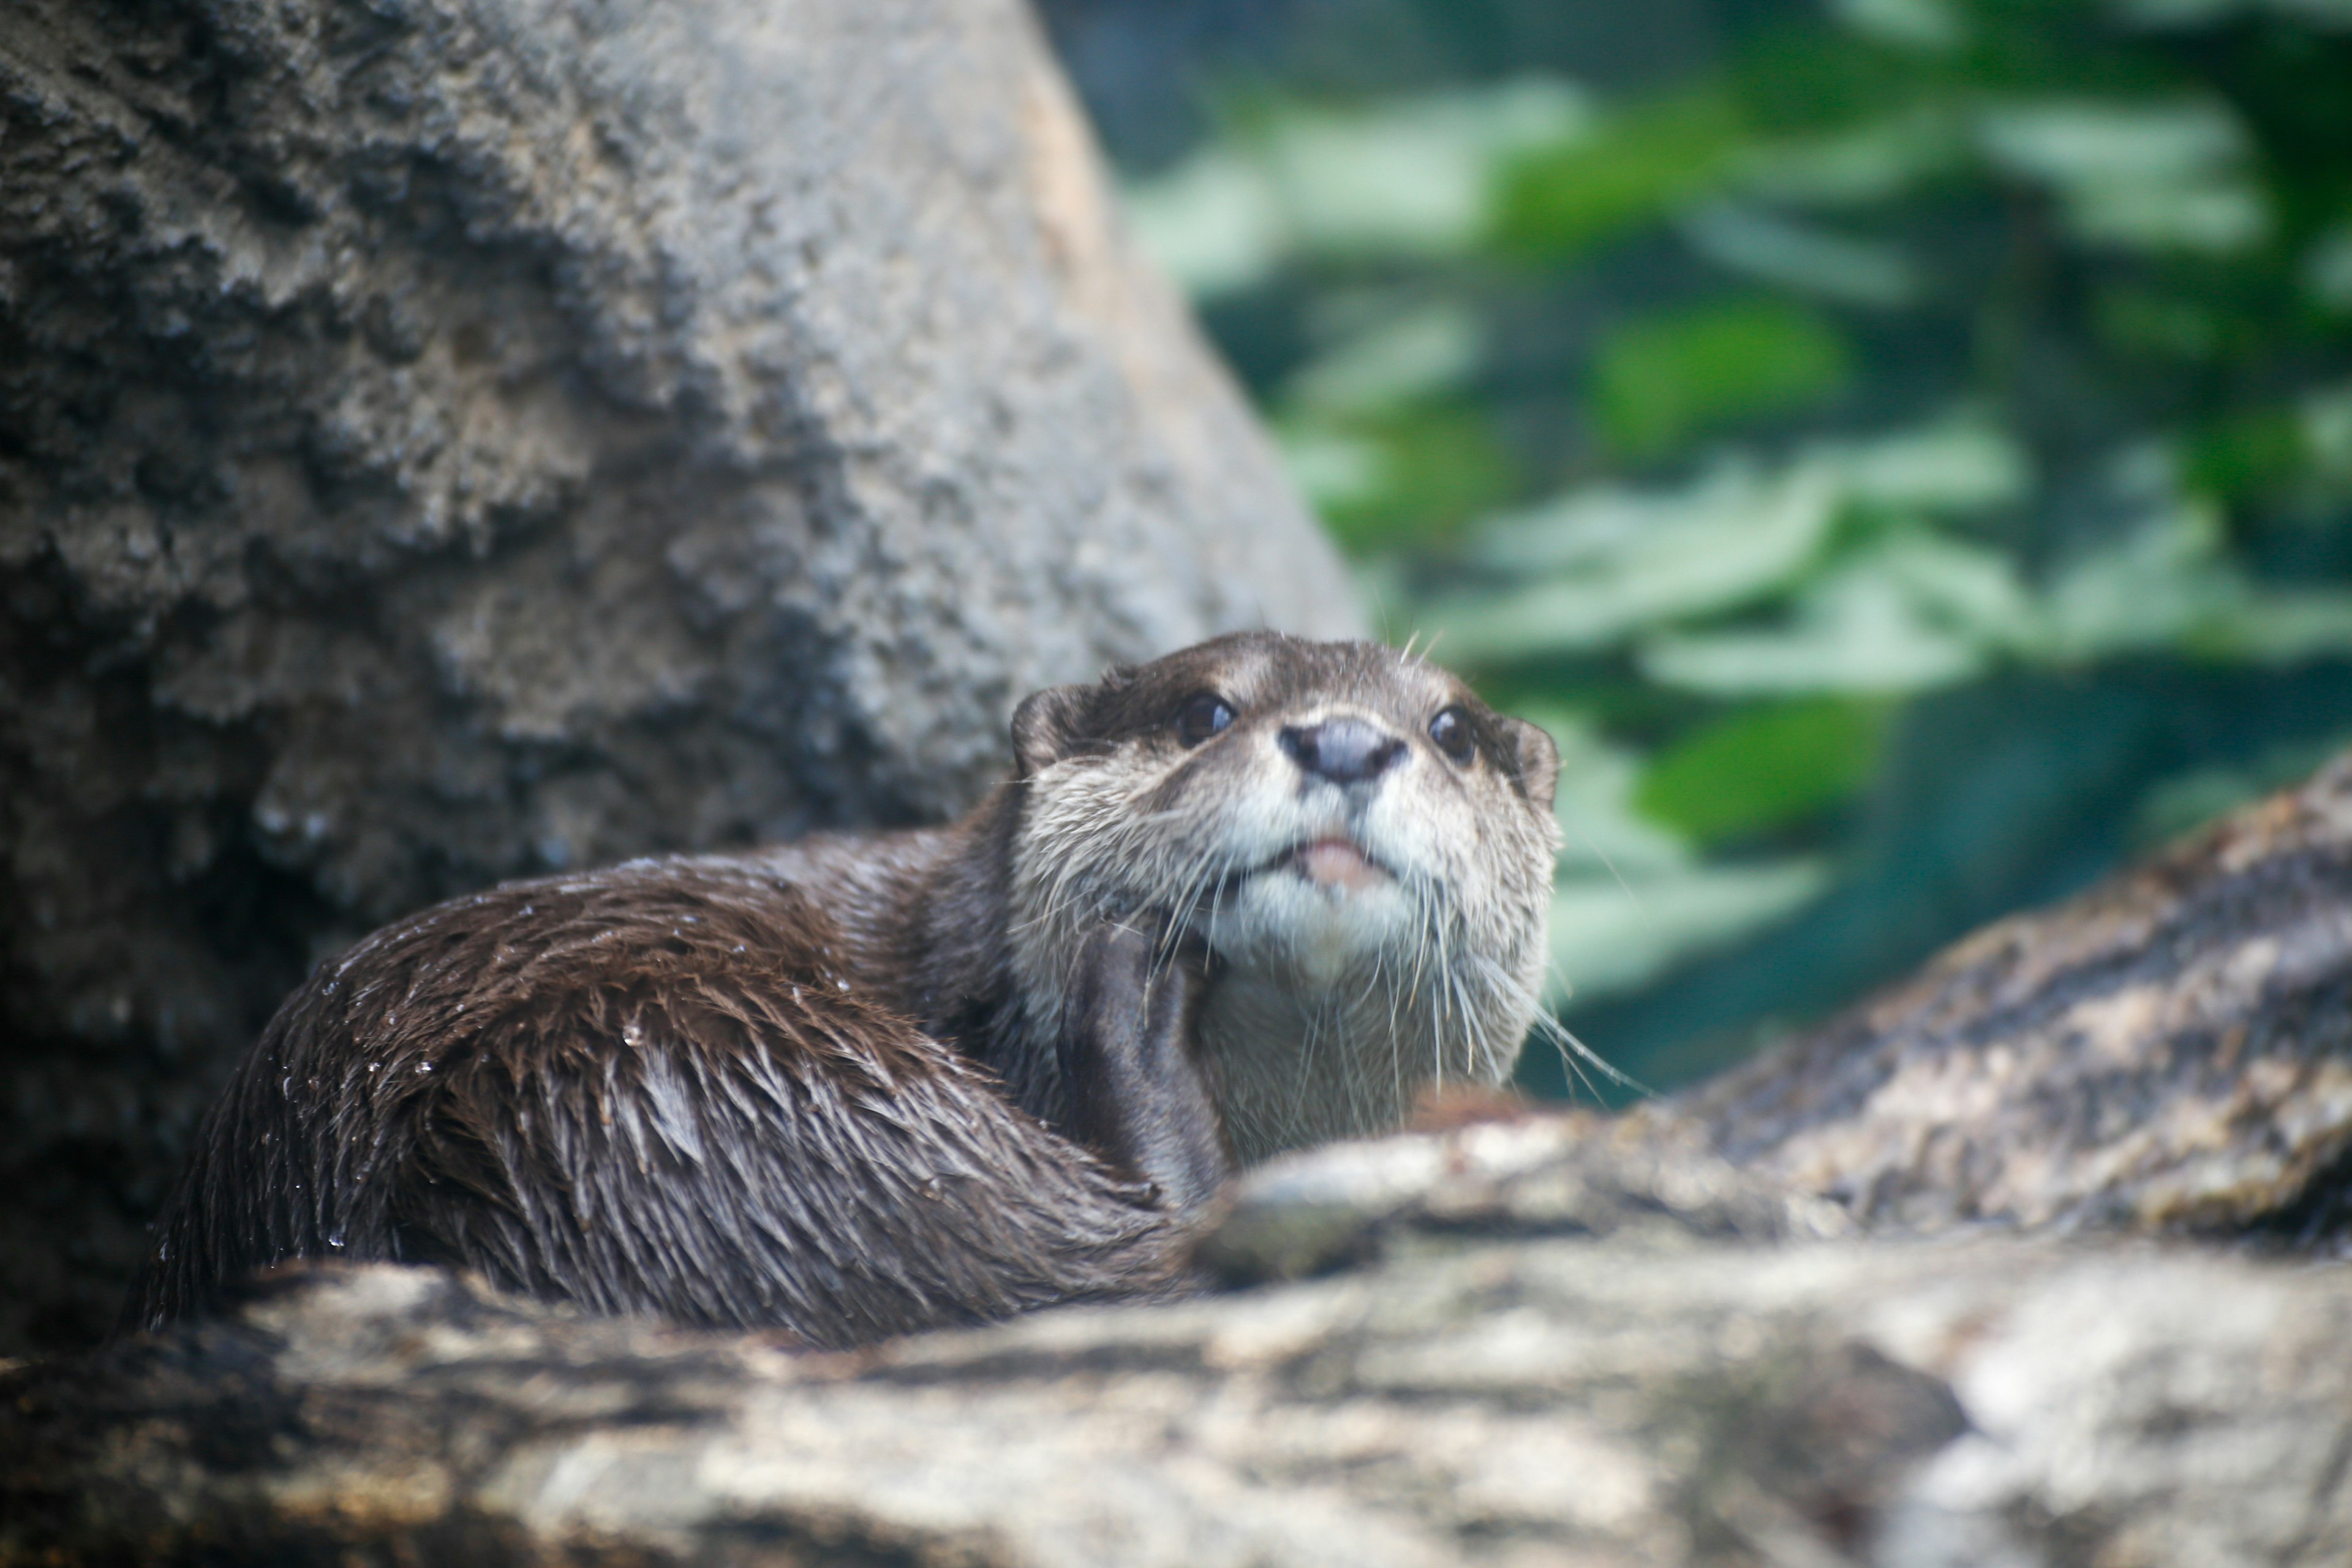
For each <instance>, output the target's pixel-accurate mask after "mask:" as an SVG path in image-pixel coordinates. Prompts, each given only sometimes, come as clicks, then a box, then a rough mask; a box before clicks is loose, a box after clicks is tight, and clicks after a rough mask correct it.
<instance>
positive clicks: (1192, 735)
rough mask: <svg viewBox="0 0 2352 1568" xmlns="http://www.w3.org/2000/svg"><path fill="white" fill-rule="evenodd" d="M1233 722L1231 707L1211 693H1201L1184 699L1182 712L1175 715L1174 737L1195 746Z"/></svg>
mask: <svg viewBox="0 0 2352 1568" xmlns="http://www.w3.org/2000/svg"><path fill="white" fill-rule="evenodd" d="M1233 721H1234V710H1233V705H1232V704H1231V703H1228V702H1227V701H1226V700H1224V699H1223V698H1222V697H1220V696H1218V695H1217V694H1216V693H1215V692H1213V691H1202V692H1200V693H1197V694H1196V695H1194V696H1192V697H1191V698H1188V699H1186V700H1185V703H1184V709H1183V711H1182V712H1181V713H1179V714H1177V715H1176V737H1177V739H1179V740H1181V741H1182V742H1184V743H1185V744H1186V745H1188V746H1197V745H1199V744H1200V743H1201V742H1203V741H1205V740H1207V739H1209V738H1210V737H1211V736H1213V735H1215V734H1218V733H1220V732H1222V731H1223V729H1224V727H1225V726H1226V725H1228V724H1230V723H1232V722H1233Z"/></svg>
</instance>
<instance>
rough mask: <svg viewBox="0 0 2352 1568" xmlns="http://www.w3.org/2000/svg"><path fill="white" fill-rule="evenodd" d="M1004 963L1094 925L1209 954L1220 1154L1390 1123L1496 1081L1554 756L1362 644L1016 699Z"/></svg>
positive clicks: (1190, 655) (1314, 646)
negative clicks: (1437, 1090)
mask: <svg viewBox="0 0 2352 1568" xmlns="http://www.w3.org/2000/svg"><path fill="white" fill-rule="evenodd" d="M1013 743H1014V750H1015V752H1016V754H1017V756H1018V759H1019V765H1020V776H1021V779H1022V781H1023V784H1024V788H1025V792H1026V799H1025V801H1024V815H1023V826H1022V830H1021V835H1020V838H1019V841H1018V845H1017V847H1016V849H1015V852H1014V873H1013V882H1014V889H1013V897H1014V905H1015V910H1014V912H1015V918H1016V921H1017V927H1016V933H1015V948H1016V954H1017V962H1018V963H1020V964H1021V967H1022V968H1023V969H1024V971H1026V972H1028V973H1024V980H1030V981H1031V982H1032V984H1031V988H1030V994H1032V995H1046V996H1055V995H1059V994H1062V992H1063V991H1064V990H1065V989H1066V985H1065V984H1062V983H1061V981H1060V977H1059V976H1057V975H1056V974H1055V973H1054V969H1055V963H1056V959H1055V955H1056V954H1057V953H1066V952H1072V951H1074V950H1075V948H1076V940H1077V936H1078V933H1080V932H1081V931H1082V930H1083V929H1084V928H1085V927H1086V926H1087V925H1089V924H1091V923H1098V922H1101V921H1117V922H1119V923H1122V924H1129V925H1135V926H1139V927H1141V928H1143V929H1146V930H1150V931H1154V932H1156V933H1160V934H1163V935H1164V936H1166V937H1167V938H1168V939H1169V942H1170V946H1171V952H1172V951H1173V949H1174V947H1175V946H1176V945H1177V944H1179V943H1185V942H1189V943H1192V944H1196V945H1197V946H1198V947H1199V948H1201V949H1204V950H1205V951H1206V952H1207V953H1208V955H1209V960H1210V965H1211V968H1210V977H1211V978H1210V984H1209V988H1208V990H1207V993H1206V997H1205V1000H1204V1002H1203V1005H1202V1016H1201V1020H1200V1026H1199V1029H1200V1046H1201V1048H1202V1051H1203V1052H1204V1054H1205V1059H1206V1062H1207V1065H1208V1067H1209V1068H1210V1075H1211V1078H1212V1087H1213V1092H1214V1093H1216V1095H1217V1097H1218V1100H1219V1106H1220V1109H1221V1110H1222V1111H1223V1114H1224V1116H1225V1120H1226V1125H1227V1131H1228V1133H1229V1135H1230V1136H1231V1137H1232V1139H1233V1141H1234V1152H1235V1153H1236V1154H1237V1155H1238V1156H1239V1157H1240V1158H1242V1159H1244V1160H1245V1161H1246V1160H1254V1159H1258V1158H1262V1157H1264V1156H1265V1154H1268V1153H1272V1152H1276V1151H1277V1150H1279V1149H1283V1148H1288V1147H1294V1146H1297V1145H1299V1144H1303V1143H1307V1142H1320V1141H1322V1140H1324V1139H1328V1138H1331V1137H1338V1136H1344V1135H1349V1134H1352V1133H1360V1132H1369V1131H1378V1130H1381V1129H1383V1128H1386V1127H1391V1126H1394V1125H1395V1124H1396V1123H1397V1122H1398V1121H1401V1120H1402V1117H1403V1115H1404V1114H1405V1112H1406V1110H1407V1109H1408V1108H1409V1107H1410V1105H1411V1103H1412V1098H1413V1096H1414V1095H1415V1094H1416V1093H1418V1091H1419V1090H1420V1089H1421V1088H1422V1087H1423V1086H1424V1085H1426V1084H1429V1083H1432V1082H1433V1081H1445V1080H1458V1079H1472V1080H1475V1081H1480V1082H1486V1083H1493V1082H1497V1081H1500V1080H1501V1079H1503V1078H1504V1077H1505V1076H1507V1074H1508V1073H1509V1071H1510V1068H1511V1065H1512V1063H1513V1061H1514V1060H1515V1059H1516V1058H1517V1054H1518V1048H1519V1044H1520V1040H1521V1039H1522V1037H1524V1036H1525V1034H1526V1032H1527V1028H1528V1024H1529V1022H1530V1021H1531V1019H1532V1016H1533V1014H1534V1010H1535V1006H1536V1003H1537V1000H1538V995H1539V994H1540V991H1541V983H1542V974H1543V963H1544V952H1545V917H1546V914H1547V912H1548V910H1549V904H1550V894H1551V876H1552V862H1553V858H1554V856H1555V854H1556V852H1557V849H1558V845H1559V837H1558V829H1557V827H1556V826H1555V825H1554V823H1553V820H1552V816H1551V800H1552V785H1553V783H1554V779H1555V777H1556V775H1557V773H1558V769H1559V758H1558V753H1557V752H1556V751H1555V750H1554V748H1553V746H1552V742H1551V740H1550V737H1549V736H1547V735H1546V734H1544V732H1543V731H1540V730H1538V729H1537V728H1536V727H1535V726H1533V725H1530V724H1526V723H1522V722H1520V721H1517V720H1513V719H1507V718H1505V717H1503V716H1501V715H1499V714H1497V713H1496V712H1494V711H1493V710H1490V709H1488V708H1487V707H1486V705H1485V704H1484V703H1482V702H1480V701H1479V700H1477V699H1476V698H1475V696H1473V695H1472V694H1471V693H1470V691H1469V689H1467V688H1466V687H1465V686H1464V685H1463V684H1462V683H1461V682H1460V681H1458V680H1456V679H1454V677H1452V676H1450V675H1448V674H1446V673H1445V672H1444V671H1443V670H1440V669H1438V668H1434V667H1433V666H1431V665H1429V664H1427V663H1424V662H1423V661H1421V660H1419V659H1414V658H1407V657H1405V656H1403V655H1401V654H1399V653H1397V652H1396V651H1395V650H1393V649H1390V648H1385V647H1377V646H1374V645H1371V644H1366V643H1316V642H1304V641H1299V640H1296V639H1293V638H1289V637H1280V636H1277V635H1275V634H1271V633H1244V634H1241V635H1237V636H1234V637H1221V638H1218V639H1217V640H1215V641H1213V642H1208V643H1203V644H1201V645H1200V646H1198V647H1192V648H1188V649H1185V650H1184V651H1182V652H1181V653H1176V654H1171V655H1170V656H1169V657H1168V658H1162V659H1158V660H1155V661H1154V662H1152V663H1150V664H1147V665H1143V666H1139V667H1137V668H1129V669H1118V670H1114V671H1112V672H1111V673H1110V674H1108V676H1106V677H1105V678H1104V679H1103V680H1102V681H1101V682H1099V683H1098V684H1097V685H1094V686H1087V687H1058V688H1055V689H1051V690H1048V691H1044V692H1040V693H1038V694H1037V695H1036V696H1034V697H1032V698H1030V699H1029V700H1027V701H1026V702H1024V703H1023V704H1022V706H1021V709H1020V710H1019V711H1018V712H1017V713H1016V714H1015V716H1014V719H1013Z"/></svg>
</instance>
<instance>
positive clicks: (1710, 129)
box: [1493, 86, 1747, 260]
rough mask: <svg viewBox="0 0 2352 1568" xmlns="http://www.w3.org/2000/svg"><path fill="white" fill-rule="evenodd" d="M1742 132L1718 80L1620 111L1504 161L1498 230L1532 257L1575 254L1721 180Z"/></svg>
mask: <svg viewBox="0 0 2352 1568" xmlns="http://www.w3.org/2000/svg"><path fill="white" fill-rule="evenodd" d="M1746 139H1747V136H1746V130H1745V127H1744V126H1743V125H1742V124H1741V122H1740V118H1739V113H1738V106H1737V105H1736V103H1735V102H1734V100H1733V99H1732V96H1731V93H1730V91H1729V90H1728V89H1727V88H1725V87H1722V86H1715V87H1709V88H1701V89H1696V90H1693V91H1689V92H1685V93H1683V94H1681V95H1679V96H1676V97H1673V98H1669V99H1665V100H1660V101H1656V102H1653V103H1648V104H1643V105H1639V106H1636V107H1634V108H1632V109H1629V110H1623V111H1622V112H1620V113H1619V114H1618V115H1616V116H1615V117H1614V118H1612V119H1611V120H1609V121H1606V122H1605V123H1603V124H1602V125H1601V128H1600V129H1599V130H1598V131H1596V132H1591V133H1588V134H1584V135H1580V136H1577V137H1575V138H1572V139H1569V138H1564V139H1562V140H1561V141H1560V142H1558V143H1557V144H1555V145H1553V146H1552V147H1549V148H1548V149H1545V150H1542V151H1539V152H1529V153H1521V154H1520V155H1518V156H1517V157H1516V158H1514V159H1511V160H1509V161H1508V162H1507V163H1505V164H1504V165H1503V167H1502V171H1501V173H1500V175H1499V177H1498V180H1497V184H1496V198H1495V204H1494V211H1495V218H1494V226H1493V235H1494V238H1495V240H1496V243H1497V244H1499V245H1500V246H1502V247H1504V248H1505V249H1506V250H1508V251H1511V252H1514V253H1516V254H1518V255H1521V256H1526V257H1530V258H1543V259H1549V260H1563V259H1566V258H1571V257H1574V256H1577V255H1580V254H1581V253H1582V252H1584V251H1586V250H1588V249H1590V248H1591V247H1593V246H1594V245H1596V244H1599V243H1601V241H1604V240H1608V239H1613V238H1615V237H1618V236H1620V235H1622V234H1623V233H1625V232H1626V231H1627V230H1629V229H1632V228H1634V227H1637V226H1640V225H1642V224H1643V223H1647V222H1650V221H1652V220H1653V219H1655V218H1657V217H1659V216H1663V215H1664V214H1666V213H1668V212H1671V211H1673V210H1674V209H1675V208H1677V207H1680V206H1681V205H1684V204H1685V203H1686V202H1689V201H1690V200H1692V199H1693V198H1695V197H1696V196H1700V195H1706V193H1707V192H1709V191H1711V190H1713V189H1715V188H1716V187H1717V186H1718V185H1720V184H1722V183H1723V182H1724V180H1725V179H1726V178H1727V176H1728V175H1729V174H1730V173H1731V172H1732V169H1733V167H1734V165H1735V163H1736V161H1737V158H1738V153H1739V151H1740V148H1741V147H1742V145H1743V144H1744V142H1746Z"/></svg>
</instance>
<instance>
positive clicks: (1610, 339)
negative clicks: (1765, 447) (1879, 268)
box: [1592, 298, 1853, 463]
mask: <svg viewBox="0 0 2352 1568" xmlns="http://www.w3.org/2000/svg"><path fill="white" fill-rule="evenodd" d="M1852 374H1853V356H1852V355H1851V354H1850V353H1848V352H1847V350H1846V346H1845V342H1844V340H1843V338H1841V337H1840V336H1839V335H1838V331H1837V329H1836V328H1835V327H1834V326H1832V324H1831V323H1830V322H1829V321H1828V320H1827V318H1825V317H1824V316H1823V315H1822V312H1821V311H1819V310H1812V309H1810V308H1808V307H1806V306H1803V305H1800V304H1796V303H1793V302H1791V301H1788V300H1774V299H1770V298H1751V299H1738V300H1714V301H1710V302H1708V303H1706V304H1704V305H1700V306H1696V307H1694V308H1692V309H1688V310H1674V311H1665V312H1661V313H1658V314H1656V315H1652V316H1645V317H1637V318H1635V319H1634V320H1633V321H1628V322H1626V323H1624V324H1623V325H1622V326H1617V327H1613V328H1612V329H1611V330H1610V331H1609V333H1608V334H1607V336H1606V337H1604V338H1603V339H1602V341H1601V348H1600V352H1599V353H1596V354H1595V355H1594V356H1593V363H1592V399H1593V406H1594V413H1595V416H1596V423H1597V424H1598V425H1599V426H1600V427H1601V433H1602V436H1603V437H1604V439H1605V440H1606V442H1607V444H1608V446H1609V448H1610V450H1611V451H1612V452H1613V453H1614V454H1616V455H1617V456H1619V457H1622V458H1625V459H1626V460H1627V461H1629V462H1637V463H1638V462H1644V461H1648V460H1651V459H1654V458H1661V457H1664V456H1666V455H1667V454H1669V453H1671V452H1673V451H1675V449H1676V448H1678V447H1681V446H1683V445H1684V444H1685V442H1687V441H1688V440H1689V439H1690V437H1693V436H1694V435H1697V434H1699V433H1701V432H1704V431H1706V430H1710V429H1713V428H1715V427H1716V426H1720V425H1723V424H1727V423H1732V422H1736V421H1738V420H1740V419H1744V418H1751V417H1754V416H1758V415H1764V414H1779V413H1783V412H1788V411H1791V410H1795V409H1800V408H1804V407H1806V406H1808V405H1814V404H1818V403H1820V402H1822V401H1823V400H1824V399H1826V398H1828V397H1829V396H1831V395H1832V394H1834V393H1836V392H1837V391H1839V390H1840V389H1841V388H1843V386H1844V385H1845V384H1846V382H1847V379H1848V378H1849V377H1850V376H1851V375H1852Z"/></svg>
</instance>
